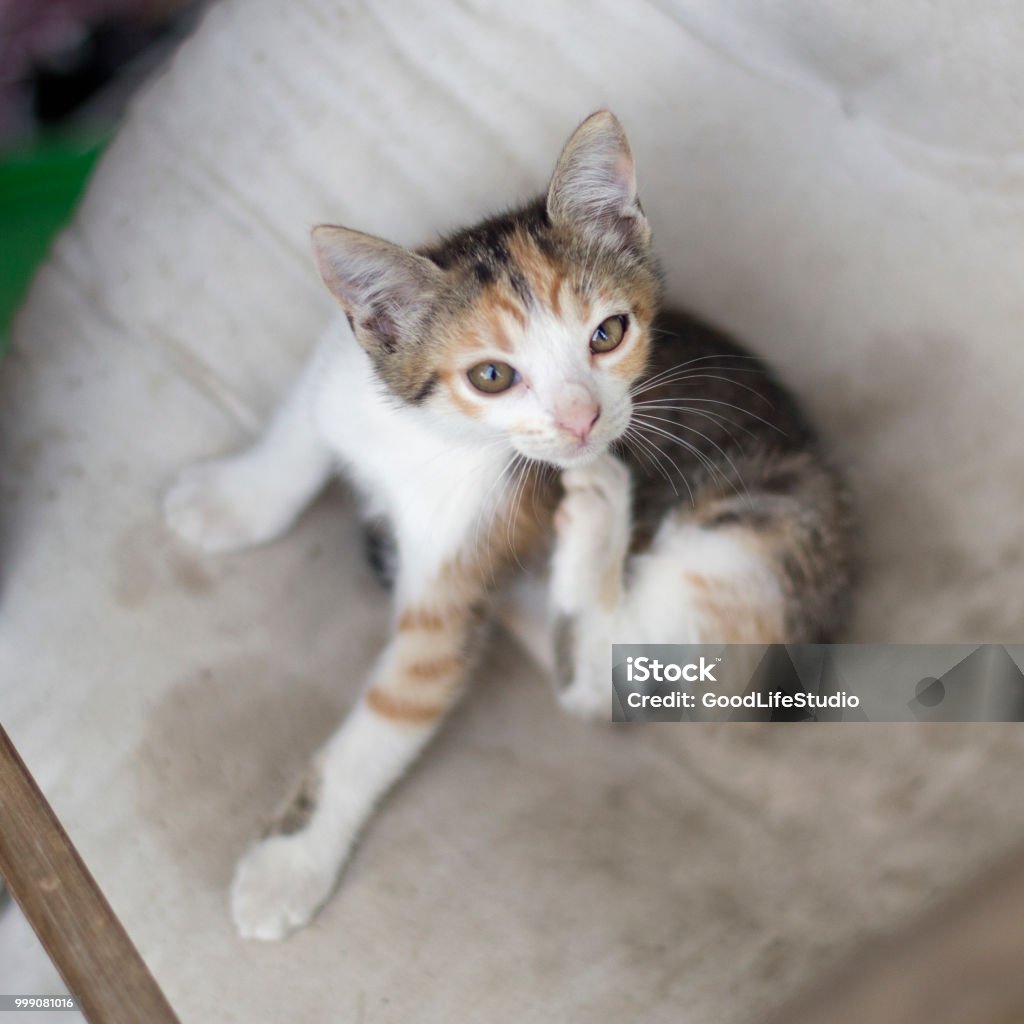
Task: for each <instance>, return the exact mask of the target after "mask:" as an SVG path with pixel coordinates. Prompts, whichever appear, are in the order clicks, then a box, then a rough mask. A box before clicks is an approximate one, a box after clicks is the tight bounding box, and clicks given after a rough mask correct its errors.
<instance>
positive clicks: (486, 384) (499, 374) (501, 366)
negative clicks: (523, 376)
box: [466, 362, 519, 395]
mask: <svg viewBox="0 0 1024 1024" xmlns="http://www.w3.org/2000/svg"><path fill="white" fill-rule="evenodd" d="M466 376H467V377H468V378H469V383H470V384H472V385H473V387H475V388H476V389H477V391H483V392H484V393H485V394H488V395H496V394H498V393H499V392H501V391H508V389H509V388H510V387H512V385H513V384H515V382H516V381H517V380H519V374H518V373H516V371H515V370H514V369H512V367H511V366H509V365H508V363H493V362H486V363H477V364H476V366H474V367H471V368H470V370H469V372H468V373H467V374H466Z"/></svg>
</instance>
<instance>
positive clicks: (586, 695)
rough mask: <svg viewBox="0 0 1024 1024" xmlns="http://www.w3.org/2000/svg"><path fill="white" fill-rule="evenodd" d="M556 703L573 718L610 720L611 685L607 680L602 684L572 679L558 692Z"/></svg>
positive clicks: (592, 720)
mask: <svg viewBox="0 0 1024 1024" xmlns="http://www.w3.org/2000/svg"><path fill="white" fill-rule="evenodd" d="M558 703H559V704H561V705H562V709H563V710H564V711H567V712H568V713H569V714H570V715H573V716H574V717H575V718H583V719H586V720H588V721H591V722H610V721H611V720H612V685H611V682H610V681H609V682H608V683H606V684H605V685H604V686H598V685H594V684H592V683H591V682H589V681H588V682H587V683H581V681H580V680H576V681H574V682H573V683H572V684H571V685H569V686H567V687H566V688H565V689H564V690H562V691H560V692H559V694H558Z"/></svg>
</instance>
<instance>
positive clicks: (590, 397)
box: [313, 111, 658, 467]
mask: <svg viewBox="0 0 1024 1024" xmlns="http://www.w3.org/2000/svg"><path fill="white" fill-rule="evenodd" d="M313 243H314V249H315V251H316V257H317V263H318V265H319V268H320V273H321V275H322V276H323V279H324V281H325V283H326V284H327V287H328V288H329V289H330V290H331V292H332V293H333V294H334V296H335V297H336V298H337V300H338V301H339V302H340V303H341V306H342V308H343V309H344V310H345V313H346V315H347V317H348V320H349V323H350V325H351V326H352V329H353V332H354V333H355V336H356V338H357V339H358V340H359V343H360V344H361V345H362V346H363V348H364V349H366V351H367V352H368V353H369V355H370V357H371V358H372V360H373V363H374V366H375V367H376V371H377V374H378V376H379V377H380V379H381V381H382V382H383V384H384V385H385V386H386V387H387V388H388V389H389V390H390V391H391V392H392V393H393V394H394V395H395V396H396V397H397V398H399V399H401V400H402V401H404V402H407V403H410V404H413V405H418V406H420V407H422V408H423V409H425V410H429V411H430V412H431V413H434V414H436V415H437V416H438V417H440V418H441V419H442V420H444V421H447V422H448V423H451V424H454V425H455V426H456V427H457V429H459V430H461V431H462V432H465V431H466V430H468V429H472V430H474V431H478V432H479V433H480V434H481V435H488V434H489V435H491V436H495V435H497V436H500V437H503V438H505V439H507V441H508V442H509V443H510V444H511V446H512V447H513V448H515V449H516V450H517V451H519V452H520V453H522V454H523V455H525V456H527V457H529V458H532V459H538V460H541V461H544V462H548V463H552V464H554V465H556V466H561V467H566V466H571V465H574V464H579V463H583V462H587V461H590V460H591V459H593V458H595V457H596V456H598V455H599V454H600V453H601V452H603V451H605V450H606V449H607V447H608V445H609V444H611V443H612V442H613V441H615V440H616V439H617V438H618V437H619V436H620V435H621V434H622V433H623V432H624V431H625V430H626V427H627V426H628V424H629V419H630V415H631V413H632V402H631V398H630V393H629V389H630V385H631V384H632V383H633V382H634V381H635V380H636V379H637V377H638V376H640V374H641V373H642V372H643V370H644V367H645V365H646V362H647V355H648V348H649V344H650V338H649V334H650V323H651V318H652V317H653V315H654V311H655V303H656V299H657V290H658V275H657V268H656V265H655V262H654V258H653V256H652V254H651V248H650V229H649V228H648V226H647V220H646V218H645V217H644V214H643V211H642V210H641V208H640V203H639V200H638V199H637V193H636V175H635V172H634V165H633V157H632V154H631V153H630V149H629V143H628V142H627V140H626V136H625V133H624V132H623V130H622V126H621V125H620V124H619V122H618V121H617V120H616V119H615V117H614V116H613V115H612V114H610V113H608V112H607V111H600V112H598V113H596V114H593V115H592V116H591V117H589V118H587V120H586V121H584V122H583V124H581V125H580V126H579V128H577V129H576V131H575V133H574V134H573V136H572V137H571V138H570V139H569V141H568V142H567V143H566V146H565V149H564V150H563V151H562V155H561V157H560V158H559V160H558V165H557V166H556V168H555V172H554V175H553V176H552V178H551V184H550V186H549V188H548V193H547V195H546V196H545V197H544V198H542V199H538V200H537V201H536V202H534V203H532V204H530V205H528V206H526V207H524V208H522V209H520V210H516V211H514V212H512V213H509V214H506V215H503V216H500V217H495V218H493V219H491V220H487V221H484V222H483V223H481V224H478V225H476V226H474V227H471V228H468V229H466V230H464V231H461V232H459V233H458V234H456V235H453V236H452V237H451V238H449V239H447V240H445V241H443V242H440V243H438V244H437V245H433V246H429V247H425V248H423V249H420V250H418V251H417V252H411V251H410V250H407V249H403V248H401V247H400V246H397V245H392V244H391V243H390V242H385V241H383V240H382V239H379V238H374V237H372V236H370V235H364V234H361V233H360V232H357V231H350V230H348V229H347V228H337V227H330V226H326V225H324V226H321V227H318V228H315V229H314V231H313Z"/></svg>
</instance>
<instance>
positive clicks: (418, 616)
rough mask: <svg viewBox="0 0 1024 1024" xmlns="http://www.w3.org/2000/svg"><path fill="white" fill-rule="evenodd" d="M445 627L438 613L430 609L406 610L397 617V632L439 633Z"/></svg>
mask: <svg viewBox="0 0 1024 1024" xmlns="http://www.w3.org/2000/svg"><path fill="white" fill-rule="evenodd" d="M445 626H446V623H445V621H444V618H443V617H442V615H441V614H440V613H439V612H436V611H434V610H433V609H431V608H406V609H405V611H404V612H402V614H401V615H400V616H399V617H398V627H397V628H398V632H399V633H405V632H409V631H412V630H421V631H423V632H424V633H440V632H441V630H443V629H444V628H445Z"/></svg>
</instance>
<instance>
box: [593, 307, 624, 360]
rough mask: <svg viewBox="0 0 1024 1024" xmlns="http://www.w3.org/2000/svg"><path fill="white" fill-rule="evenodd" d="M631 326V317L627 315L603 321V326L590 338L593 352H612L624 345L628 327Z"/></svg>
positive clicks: (611, 317)
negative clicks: (623, 340)
mask: <svg viewBox="0 0 1024 1024" xmlns="http://www.w3.org/2000/svg"><path fill="white" fill-rule="evenodd" d="M628 324H629V317H628V316H626V315H625V314H619V315H618V316H610V317H608V319H607V320H602V321H601V325H600V326H599V327H598V329H597V330H596V331H594V333H593V334H592V335H591V336H590V351H591V352H611V351H612V349H615V348H618V347H619V345H621V344H622V339H623V338H624V337H625V336H626V326H627V325H628Z"/></svg>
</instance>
